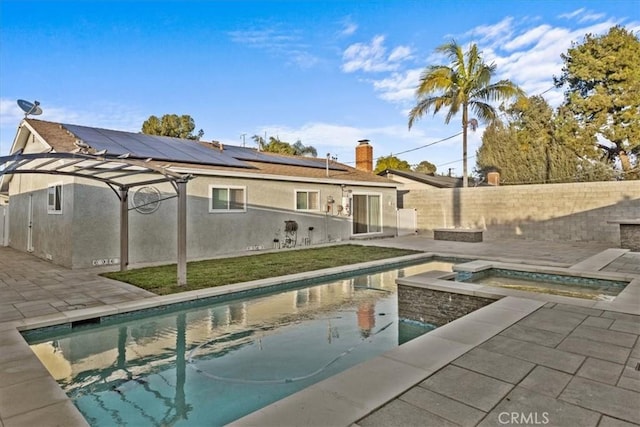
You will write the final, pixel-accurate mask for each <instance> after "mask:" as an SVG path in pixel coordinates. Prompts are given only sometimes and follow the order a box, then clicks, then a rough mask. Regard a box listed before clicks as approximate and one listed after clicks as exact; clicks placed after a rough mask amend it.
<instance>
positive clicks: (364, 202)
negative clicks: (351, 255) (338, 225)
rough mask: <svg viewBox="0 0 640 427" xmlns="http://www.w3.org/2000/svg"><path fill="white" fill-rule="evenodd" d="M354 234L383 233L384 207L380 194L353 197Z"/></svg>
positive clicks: (355, 195)
mask: <svg viewBox="0 0 640 427" xmlns="http://www.w3.org/2000/svg"><path fill="white" fill-rule="evenodd" d="M352 203H353V207H352V209H353V234H369V233H381V232H382V206H381V197H380V195H379V194H354V195H353V202H352Z"/></svg>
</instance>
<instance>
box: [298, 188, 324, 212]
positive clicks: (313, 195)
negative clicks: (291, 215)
mask: <svg viewBox="0 0 640 427" xmlns="http://www.w3.org/2000/svg"><path fill="white" fill-rule="evenodd" d="M319 209H320V193H319V192H317V191H308V190H296V210H298V211H317V210H319Z"/></svg>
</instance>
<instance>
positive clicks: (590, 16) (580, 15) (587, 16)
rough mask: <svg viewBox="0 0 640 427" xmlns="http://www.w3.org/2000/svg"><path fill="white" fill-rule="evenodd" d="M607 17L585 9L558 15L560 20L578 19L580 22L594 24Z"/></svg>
mask: <svg viewBox="0 0 640 427" xmlns="http://www.w3.org/2000/svg"><path fill="white" fill-rule="evenodd" d="M605 16H606V15H605V14H604V13H595V12H591V11H589V10H587V9H585V8H584V7H582V8H580V9H576V10H574V11H573V12H569V13H563V14H562V15H558V18H563V19H574V18H577V20H578V22H580V23H582V22H593V21H598V20H600V19H602V18H604V17H605Z"/></svg>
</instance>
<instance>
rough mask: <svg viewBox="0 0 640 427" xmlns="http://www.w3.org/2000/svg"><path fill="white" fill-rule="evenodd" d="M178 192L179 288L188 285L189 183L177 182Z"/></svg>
mask: <svg viewBox="0 0 640 427" xmlns="http://www.w3.org/2000/svg"><path fill="white" fill-rule="evenodd" d="M176 184H177V187H176V188H177V192H178V245H177V246H178V286H184V285H186V284H187V181H185V180H179V181H177V182H176Z"/></svg>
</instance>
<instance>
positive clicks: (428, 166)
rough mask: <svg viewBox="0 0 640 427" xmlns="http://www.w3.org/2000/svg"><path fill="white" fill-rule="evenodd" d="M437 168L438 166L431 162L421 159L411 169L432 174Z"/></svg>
mask: <svg viewBox="0 0 640 427" xmlns="http://www.w3.org/2000/svg"><path fill="white" fill-rule="evenodd" d="M437 169H438V168H437V167H436V165H434V164H433V163H431V162H428V161H426V160H423V161H421V162H420V163H418V164H417V165H416V167H415V168H413V171H414V172H420V173H426V174H427V175H433V174H434V173H436V170H437Z"/></svg>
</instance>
